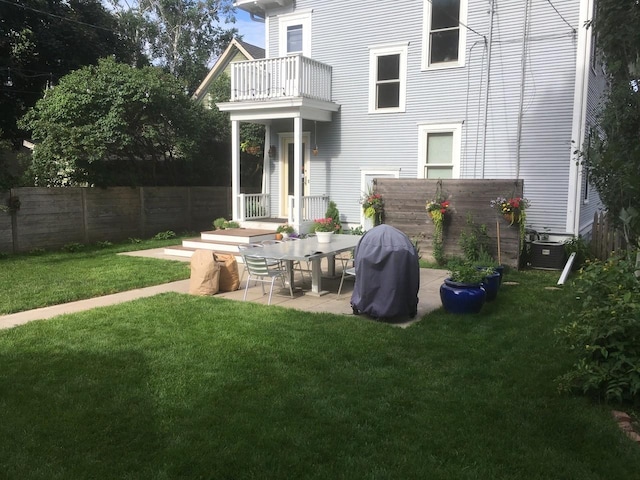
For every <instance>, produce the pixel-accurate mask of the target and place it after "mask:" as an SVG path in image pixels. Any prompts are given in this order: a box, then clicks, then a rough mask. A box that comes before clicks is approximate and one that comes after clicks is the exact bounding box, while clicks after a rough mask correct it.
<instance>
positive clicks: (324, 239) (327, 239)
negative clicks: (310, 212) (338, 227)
mask: <svg viewBox="0 0 640 480" xmlns="http://www.w3.org/2000/svg"><path fill="white" fill-rule="evenodd" d="M332 236H333V232H316V238H317V239H318V243H331V237H332Z"/></svg>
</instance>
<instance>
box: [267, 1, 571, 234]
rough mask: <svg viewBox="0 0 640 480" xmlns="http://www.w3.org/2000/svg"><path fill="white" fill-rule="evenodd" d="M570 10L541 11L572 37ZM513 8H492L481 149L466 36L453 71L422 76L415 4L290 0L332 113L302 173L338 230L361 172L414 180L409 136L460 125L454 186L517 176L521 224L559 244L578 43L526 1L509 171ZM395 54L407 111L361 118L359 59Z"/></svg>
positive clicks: (476, 11) (479, 100)
mask: <svg viewBox="0 0 640 480" xmlns="http://www.w3.org/2000/svg"><path fill="white" fill-rule="evenodd" d="M579 1H580V0H554V2H552V3H553V5H554V6H555V7H556V8H557V9H558V11H559V13H560V15H562V17H564V19H566V20H567V21H568V22H569V23H570V24H571V25H572V26H573V27H575V28H576V29H578V28H582V26H580V25H578V14H579ZM468 3H469V6H468V16H467V25H468V27H470V28H471V29H473V30H475V31H476V32H478V33H479V34H482V35H485V36H487V35H488V34H489V15H488V12H487V11H488V5H489V2H488V1H487V0H468ZM524 3H525V2H524V1H523V0H496V1H495V6H496V9H495V17H494V32H493V44H492V48H493V51H492V64H491V88H490V93H489V108H488V111H487V120H488V124H487V129H486V138H485V137H484V128H483V125H484V123H483V122H484V114H485V112H484V105H485V103H484V101H485V93H486V80H487V57H486V56H487V51H486V48H485V44H484V38H483V37H482V36H480V35H478V34H476V33H473V32H472V31H468V32H467V37H466V65H465V66H464V67H459V68H450V69H441V70H426V71H422V70H421V55H422V33H423V3H422V2H421V1H418V0H375V1H373V0H372V1H318V0H316V1H314V0H298V1H297V2H296V11H300V10H312V11H313V13H312V29H313V32H312V52H313V58H314V59H315V60H318V61H320V62H323V63H326V64H329V65H331V66H332V68H333V85H332V88H333V101H334V102H336V103H337V104H339V105H340V106H341V109H340V111H339V112H337V113H336V114H334V117H333V121H332V122H331V123H320V122H318V126H317V132H318V146H319V149H320V154H319V155H318V156H317V157H313V158H312V161H311V172H310V174H311V182H312V183H311V193H312V194H320V193H326V194H328V195H329V196H330V197H331V199H332V200H334V201H336V203H337V205H338V208H339V209H340V212H341V213H342V214H343V216H344V217H346V220H347V221H348V222H350V223H354V224H357V223H359V222H360V217H361V209H360V205H359V199H360V197H361V194H362V192H361V191H360V178H361V172H362V171H363V170H378V171H385V170H397V169H399V170H400V177H401V178H416V177H417V176H418V172H417V164H418V147H419V139H418V125H419V124H438V123H459V122H464V125H463V128H462V152H461V168H460V177H461V178H483V177H484V178H515V177H516V176H519V177H520V178H521V179H523V180H524V183H525V195H526V196H527V197H528V198H529V199H530V200H531V202H532V208H531V209H530V211H529V217H528V219H529V223H530V224H531V225H532V226H533V227H534V228H537V229H542V228H544V227H546V228H550V229H551V230H552V231H553V232H554V233H564V232H565V225H566V220H567V211H566V210H567V209H566V205H567V192H568V182H569V180H568V172H569V165H570V162H571V127H572V112H573V95H574V84H575V55H576V43H577V42H576V38H577V37H576V36H574V35H573V34H572V32H571V28H570V27H569V26H568V25H567V24H566V23H565V22H564V20H563V19H562V18H560V15H559V14H558V13H557V12H556V11H555V10H554V9H553V8H552V5H551V4H550V3H549V2H547V1H543V0H533V1H532V8H531V23H530V32H529V35H530V37H531V40H530V42H529V44H528V45H529V46H528V51H527V73H526V77H525V96H524V115H523V131H522V143H521V149H520V153H521V160H520V168H519V171H518V169H517V167H516V155H517V142H516V140H517V125H518V111H519V97H520V81H521V77H520V71H521V58H522V33H523V17H524ZM268 26H269V30H268V34H267V38H268V41H269V42H270V44H269V48H268V50H269V52H271V53H270V55H271V56H275V55H276V54H275V53H274V52H278V45H277V42H278V34H277V28H278V23H277V21H276V20H275V19H273V20H271V21H270V22H268ZM401 42H405V43H406V42H408V59H407V101H406V111H405V112H404V113H388V114H369V113H368V99H369V48H370V47H374V46H379V45H385V44H398V43H401ZM279 124H280V122H279V123H278V125H279ZM304 130H306V131H312V132H313V130H312V124H310V125H309V124H307V123H305V126H304ZM289 131H290V130H289ZM277 132H278V129H277V128H274V129H273V134H274V135H276V134H277ZM276 138H277V137H276ZM312 142H313V140H312ZM483 149H485V150H483ZM483 151H484V165H483V162H482V158H483ZM483 167H484V168H483ZM483 170H484V171H483ZM274 173H275V170H274ZM518 174H519V175H518ZM274 187H276V190H273V188H274ZM274 191H277V186H276V185H273V184H272V192H274ZM509 193H510V192H505V195H507V194H509ZM487 208H489V207H488V206H487Z"/></svg>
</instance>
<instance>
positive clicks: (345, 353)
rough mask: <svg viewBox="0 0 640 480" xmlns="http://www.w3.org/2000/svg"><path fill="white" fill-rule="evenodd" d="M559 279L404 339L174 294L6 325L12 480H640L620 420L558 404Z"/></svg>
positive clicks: (0, 450) (0, 416)
mask: <svg viewBox="0 0 640 480" xmlns="http://www.w3.org/2000/svg"><path fill="white" fill-rule="evenodd" d="M556 278H557V275H555V274H547V273H545V272H524V273H518V272H510V273H509V274H508V277H507V280H515V281H517V282H519V285H505V286H503V288H502V289H501V291H500V293H499V295H498V299H497V300H496V301H495V302H493V303H492V304H488V305H486V306H485V307H484V309H483V311H482V313H480V314H478V315H472V316H455V315H449V314H446V313H445V312H443V311H437V312H434V313H432V314H429V315H428V316H426V317H425V318H423V319H422V321H420V322H418V323H417V324H415V325H413V326H412V327H410V328H408V329H400V328H397V327H392V326H389V325H387V324H383V323H376V322H372V321H368V320H365V319H362V318H360V317H354V316H349V317H344V316H334V315H329V314H312V313H308V312H304V313H303V312H299V311H295V310H288V309H283V308H279V307H274V306H271V307H266V306H261V305H256V304H252V303H249V302H247V303H243V302H233V301H228V300H223V299H219V298H203V297H191V296H187V295H179V294H163V295H160V296H157V297H153V298H147V299H141V300H138V301H135V302H129V303H126V304H121V305H117V306H113V307H107V308H101V309H95V310H91V311H87V312H82V313H78V314H74V315H68V316H63V317H58V318H57V319H53V320H49V321H40V322H33V323H31V324H28V325H24V326H21V327H17V328H13V329H10V330H5V331H1V332H0V365H2V368H0V464H1V465H3V468H2V469H1V470H0V478H20V479H45V478H46V479H69V478H74V479H75V478H100V479H112V478H113V479H125V478H131V479H140V478H144V479H177V478H185V479H194V478H207V479H227V478H228V479H249V478H269V479H292V478H296V479H298V478H304V479H323V480H324V479H398V478H403V479H404V478H407V479H409V478H425V479H427V478H428V479H430V480H432V479H433V480H437V479H456V480H458V479H463V480H464V479H474V480H476V479H492V480H494V479H495V480H497V479H513V480H516V479H518V480H521V479H534V480H535V479H579V480H591V479H612V478H616V479H618V478H619V479H623V478H624V479H627V478H636V477H637V475H638V471H640V455H639V453H640V452H639V451H638V446H637V445H635V444H633V443H632V442H631V441H629V440H628V439H627V438H626V437H625V436H624V435H623V434H622V433H621V432H620V431H619V429H618V427H617V426H616V425H615V423H614V422H613V421H612V419H611V416H610V409H611V407H610V406H605V405H594V404H593V403H591V402H590V401H589V400H588V399H585V398H581V397H570V396H561V395H559V394H558V393H557V392H556V388H555V385H554V378H556V377H557V376H558V375H560V374H561V373H563V372H564V371H565V370H566V369H567V368H568V366H569V364H570V363H571V360H572V359H571V357H570V356H569V355H568V354H567V353H566V352H564V351H563V350H561V348H560V347H559V346H557V345H556V341H555V337H554V334H553V329H554V327H556V326H557V325H559V324H560V323H561V322H563V321H565V320H566V319H563V318H562V312H563V311H565V310H566V308H567V305H569V304H570V303H571V302H572V294H571V290H570V288H565V289H563V290H549V289H547V288H546V287H547V286H549V285H552V284H553V283H555V280H556Z"/></svg>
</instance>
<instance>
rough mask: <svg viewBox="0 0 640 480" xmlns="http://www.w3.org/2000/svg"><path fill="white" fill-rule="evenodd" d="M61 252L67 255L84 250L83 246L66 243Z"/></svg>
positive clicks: (75, 243)
mask: <svg viewBox="0 0 640 480" xmlns="http://www.w3.org/2000/svg"><path fill="white" fill-rule="evenodd" d="M62 250H64V251H65V252H69V253H75V252H79V251H81V250H84V245H83V244H82V243H77V242H72V243H67V244H66V245H65V246H64V247H62Z"/></svg>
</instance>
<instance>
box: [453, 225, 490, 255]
mask: <svg viewBox="0 0 640 480" xmlns="http://www.w3.org/2000/svg"><path fill="white" fill-rule="evenodd" d="M458 243H459V245H460V248H462V253H463V255H464V258H465V259H466V260H467V261H468V262H475V261H477V260H478V259H479V258H480V256H481V255H482V254H483V252H488V251H489V234H488V233H487V226H486V225H485V224H482V225H476V223H475V222H474V221H473V216H472V215H471V213H468V214H467V228H466V229H465V230H464V231H462V232H461V233H460V240H459V241H458Z"/></svg>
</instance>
